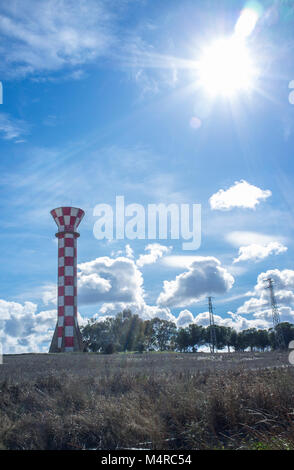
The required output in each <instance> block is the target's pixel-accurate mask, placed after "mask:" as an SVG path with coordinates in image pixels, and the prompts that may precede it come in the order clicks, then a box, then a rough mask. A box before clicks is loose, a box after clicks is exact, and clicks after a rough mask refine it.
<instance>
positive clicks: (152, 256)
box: [136, 243, 171, 268]
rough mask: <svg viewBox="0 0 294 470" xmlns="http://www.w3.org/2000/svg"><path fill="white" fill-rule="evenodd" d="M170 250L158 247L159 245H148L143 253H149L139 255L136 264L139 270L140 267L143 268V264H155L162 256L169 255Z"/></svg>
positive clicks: (165, 247) (161, 246)
mask: <svg viewBox="0 0 294 470" xmlns="http://www.w3.org/2000/svg"><path fill="white" fill-rule="evenodd" d="M170 250H171V248H170V247H167V246H163V245H160V244H159V243H150V244H149V245H147V246H146V248H145V251H149V253H147V254H144V255H140V256H139V258H138V260H137V262H136V264H137V266H139V267H140V268H141V267H142V266H145V264H153V263H156V261H157V260H158V259H159V258H162V256H163V255H164V254H166V253H169V252H170Z"/></svg>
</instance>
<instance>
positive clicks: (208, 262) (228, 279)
mask: <svg viewBox="0 0 294 470" xmlns="http://www.w3.org/2000/svg"><path fill="white" fill-rule="evenodd" d="M233 284H234V278H233V276H232V275H231V274H230V273H229V272H228V271H227V270H226V269H224V268H223V267H222V266H221V263H220V261H219V260H218V259H216V258H214V257H201V256H199V257H198V260H197V261H194V262H193V263H192V264H191V265H190V266H189V268H188V270H187V271H186V272H184V273H182V274H179V275H178V276H177V277H176V279H175V280H173V281H164V284H163V291H162V292H161V294H160V295H159V297H158V299H157V303H158V305H162V306H168V307H185V306H188V305H192V304H194V303H195V302H197V301H198V300H199V299H201V298H203V297H204V296H206V295H210V294H224V293H225V292H227V291H228V290H229V289H231V287H232V286H233Z"/></svg>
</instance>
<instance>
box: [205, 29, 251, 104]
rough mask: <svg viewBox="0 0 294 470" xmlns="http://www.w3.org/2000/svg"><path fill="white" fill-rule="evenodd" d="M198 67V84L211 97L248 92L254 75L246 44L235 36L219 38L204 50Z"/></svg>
mask: <svg viewBox="0 0 294 470" xmlns="http://www.w3.org/2000/svg"><path fill="white" fill-rule="evenodd" d="M198 67H199V79H200V84H201V85H202V86H203V87H204V88H205V89H206V90H207V91H208V92H209V93H210V94H214V95H215V94H221V95H226V96H232V95H234V94H235V93H236V92H238V91H242V90H243V91H249V90H250V89H251V88H252V87H253V83H254V77H255V75H256V71H255V68H254V65H253V63H252V60H251V57H250V53H249V50H248V48H247V46H246V44H245V41H244V40H240V39H239V38H238V37H236V36H232V37H231V38H225V39H219V40H217V41H216V42H214V43H213V44H211V45H210V46H209V47H207V49H205V50H204V52H203V56H202V58H200V61H199V64H198Z"/></svg>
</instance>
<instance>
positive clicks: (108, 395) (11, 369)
mask: <svg viewBox="0 0 294 470" xmlns="http://www.w3.org/2000/svg"><path fill="white" fill-rule="evenodd" d="M293 390H294V368H293V366H290V365H289V362H288V355H287V353H270V352H269V353H240V354H238V353H232V354H216V355H215V356H214V357H212V356H211V355H209V354H205V353H197V354H189V353H187V354H179V353H144V354H114V355H109V356H107V355H100V354H94V353H85V354H26V355H11V356H9V355H8V356H4V364H3V365H1V366H0V397H1V400H0V448H2V449H126V448H127V449H130V448H132V449H135V448H139V449H177V450H178V449H189V450H190V449H294V425H293V417H294V393H293Z"/></svg>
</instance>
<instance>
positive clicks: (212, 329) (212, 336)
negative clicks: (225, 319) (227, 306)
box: [208, 297, 216, 353]
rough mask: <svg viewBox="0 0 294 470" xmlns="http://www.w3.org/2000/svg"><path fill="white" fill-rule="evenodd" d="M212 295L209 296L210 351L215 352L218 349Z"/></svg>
mask: <svg viewBox="0 0 294 470" xmlns="http://www.w3.org/2000/svg"><path fill="white" fill-rule="evenodd" d="M211 299H212V297H208V311H209V325H210V352H211V353H214V351H215V349H216V332H215V323H214V316H213V308H212V301H211Z"/></svg>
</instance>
